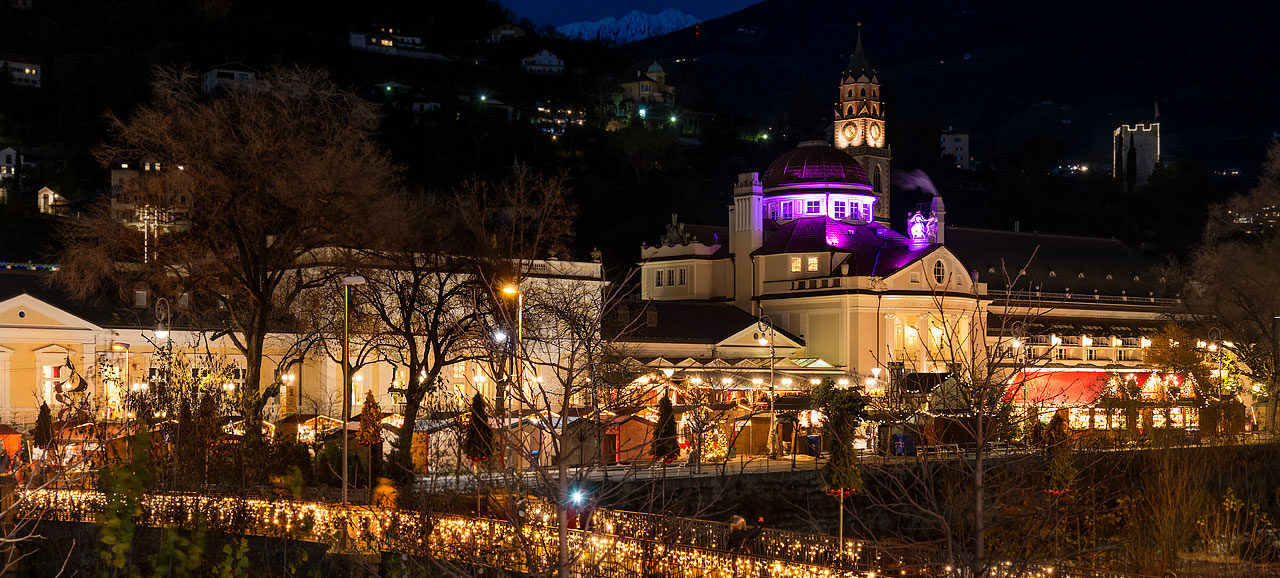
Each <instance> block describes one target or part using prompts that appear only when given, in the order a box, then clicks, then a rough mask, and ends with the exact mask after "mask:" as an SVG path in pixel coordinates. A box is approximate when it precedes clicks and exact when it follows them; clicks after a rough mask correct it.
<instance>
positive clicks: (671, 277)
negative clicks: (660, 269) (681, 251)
mask: <svg viewBox="0 0 1280 578" xmlns="http://www.w3.org/2000/svg"><path fill="white" fill-rule="evenodd" d="M667 285H669V286H671V287H675V286H676V270H675V269H667Z"/></svg>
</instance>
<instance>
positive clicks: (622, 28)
mask: <svg viewBox="0 0 1280 578" xmlns="http://www.w3.org/2000/svg"><path fill="white" fill-rule="evenodd" d="M699 22H701V20H698V19H697V18H695V17H693V16H691V15H689V14H685V13H684V12H681V11H679V10H676V9H675V8H667V9H666V10H663V11H662V12H659V13H657V14H646V13H644V12H641V11H639V10H632V11H631V13H630V14H627V15H626V16H623V17H622V18H614V17H612V16H610V17H608V18H605V19H603V20H597V21H595V22H572V23H569V24H565V25H563V26H558V27H556V31H558V32H560V33H561V34H563V35H565V36H568V37H569V38H579V39H583V40H595V39H597V38H599V39H600V40H608V41H611V42H614V43H617V44H627V43H628V42H635V41H637V40H640V39H643V38H649V37H650V36H662V35H663V34H669V33H671V32H675V31H677V30H680V29H681V28H688V27H690V26H693V25H694V24H697V23H699Z"/></svg>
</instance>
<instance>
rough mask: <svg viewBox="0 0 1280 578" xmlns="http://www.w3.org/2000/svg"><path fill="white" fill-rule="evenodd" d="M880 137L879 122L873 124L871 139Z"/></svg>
mask: <svg viewBox="0 0 1280 578" xmlns="http://www.w3.org/2000/svg"><path fill="white" fill-rule="evenodd" d="M879 138H880V125H878V124H873V125H871V140H878V139H879Z"/></svg>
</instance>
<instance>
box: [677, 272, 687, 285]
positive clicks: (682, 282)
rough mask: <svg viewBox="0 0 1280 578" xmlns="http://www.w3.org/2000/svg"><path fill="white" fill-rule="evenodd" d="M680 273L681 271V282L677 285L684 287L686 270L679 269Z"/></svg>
mask: <svg viewBox="0 0 1280 578" xmlns="http://www.w3.org/2000/svg"><path fill="white" fill-rule="evenodd" d="M678 271H680V282H679V283H677V285H684V272H685V270H684V269H678Z"/></svg>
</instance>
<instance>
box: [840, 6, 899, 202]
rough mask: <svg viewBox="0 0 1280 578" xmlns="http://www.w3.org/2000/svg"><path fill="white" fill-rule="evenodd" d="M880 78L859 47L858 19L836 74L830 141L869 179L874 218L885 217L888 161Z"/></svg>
mask: <svg viewBox="0 0 1280 578" xmlns="http://www.w3.org/2000/svg"><path fill="white" fill-rule="evenodd" d="M881 98H882V97H881V94H880V79H879V78H878V77H877V76H876V71H875V69H874V68H872V67H871V63H870V62H869V61H868V60H867V54H866V52H865V51H864V50H863V49H862V23H861V22H859V23H858V44H857V46H856V47H855V48H854V51H853V56H851V57H849V68H847V69H846V70H845V71H844V74H843V75H841V78H840V98H839V100H838V101H837V102H836V110H835V134H834V135H833V138H832V142H833V143H835V146H836V148H838V149H841V150H843V151H844V152H846V153H848V154H849V156H852V157H853V158H854V159H856V160H857V161H858V164H860V165H862V168H863V169H865V170H866V171H867V177H868V178H869V179H871V186H872V189H873V190H874V191H875V194H876V198H877V200H878V202H876V204H875V208H876V214H875V220H877V221H880V222H881V223H888V221H889V161H890V159H891V158H892V155H891V154H890V150H889V140H888V135H887V134H886V129H885V123H884V102H883V101H882V100H881Z"/></svg>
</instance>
